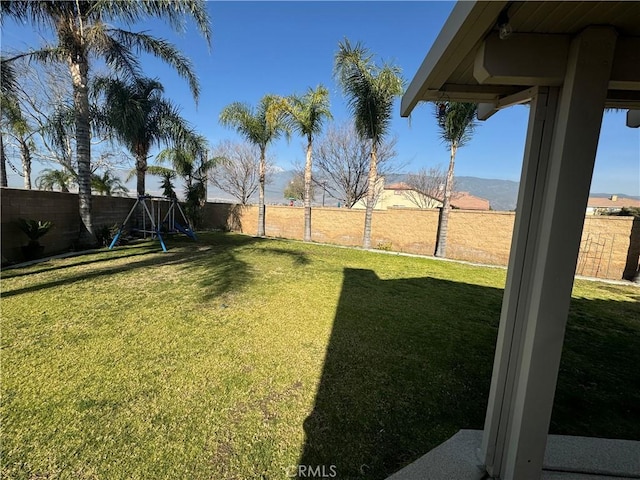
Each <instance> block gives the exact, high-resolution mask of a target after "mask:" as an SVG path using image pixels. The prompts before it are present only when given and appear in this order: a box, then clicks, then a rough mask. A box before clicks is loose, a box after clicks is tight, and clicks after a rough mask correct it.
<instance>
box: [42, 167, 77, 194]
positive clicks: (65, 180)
mask: <svg viewBox="0 0 640 480" xmlns="http://www.w3.org/2000/svg"><path fill="white" fill-rule="evenodd" d="M75 183H76V176H75V175H74V174H73V173H71V172H68V171H66V170H53V169H51V168H45V169H44V170H42V172H40V175H39V176H38V178H36V187H37V188H39V189H40V190H54V189H56V188H58V189H59V190H60V191H61V192H64V193H69V188H70V187H71V186H72V185H73V184H75Z"/></svg>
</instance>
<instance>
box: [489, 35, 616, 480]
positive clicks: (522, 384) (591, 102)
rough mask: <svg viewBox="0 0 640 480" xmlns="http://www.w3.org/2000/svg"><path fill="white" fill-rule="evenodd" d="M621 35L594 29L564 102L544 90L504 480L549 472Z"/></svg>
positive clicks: (529, 150)
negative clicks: (553, 422) (550, 436)
mask: <svg viewBox="0 0 640 480" xmlns="http://www.w3.org/2000/svg"><path fill="white" fill-rule="evenodd" d="M616 36H617V35H616V32H615V30H613V29H612V28H609V27H589V28H587V29H585V30H584V31H583V32H582V33H581V34H579V35H578V36H577V37H576V38H575V39H574V40H573V41H572V43H571V47H570V50H569V56H568V59H567V68H566V75H565V78H564V83H563V85H562V87H561V90H560V94H559V100H556V93H557V90H556V89H555V88H553V89H540V90H539V91H538V92H537V94H536V96H535V99H534V102H533V104H532V109H531V113H530V117H529V132H528V135H527V147H526V151H525V159H524V164H523V171H522V182H521V186H520V189H521V192H520V193H519V197H518V211H517V215H516V225H515V229H516V230H515V232H514V238H513V244H512V251H511V257H510V259H509V274H508V278H507V286H506V289H505V296H504V300H503V306H502V315H501V319H500V330H499V333H498V344H497V349H496V357H495V361H494V372H493V377H492V384H491V391H490V396H489V405H488V408H487V416H486V421H485V432H484V438H483V445H482V449H483V455H484V460H485V465H486V467H487V471H488V473H489V474H490V475H491V476H493V477H496V478H500V479H504V480H512V479H517V480H528V479H538V478H540V475H541V472H542V462H543V459H544V452H545V448H546V440H547V433H548V429H549V423H550V419H551V410H552V406H553V398H554V394H555V388H556V381H557V375H558V369H559V365H560V356H561V353H562V345H563V341H564V332H565V327H566V321H567V315H568V311H569V303H570V300H571V289H572V287H573V278H574V274H575V268H576V262H577V258H578V252H579V248H580V237H581V234H582V226H583V222H584V215H585V209H586V205H587V198H588V196H589V188H590V184H591V177H592V174H593V166H594V162H595V154H596V148H597V145H598V138H599V134H600V127H601V124H602V114H603V111H604V106H605V100H606V96H607V86H608V83H609V79H610V74H611V66H612V63H613V58H614V51H615V45H616ZM556 105H557V111H556Z"/></svg>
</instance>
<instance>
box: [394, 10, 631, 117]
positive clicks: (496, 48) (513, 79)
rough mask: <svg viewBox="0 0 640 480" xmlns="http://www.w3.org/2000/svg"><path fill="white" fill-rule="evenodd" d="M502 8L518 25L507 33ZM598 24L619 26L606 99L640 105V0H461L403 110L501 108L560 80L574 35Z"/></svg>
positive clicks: (413, 83)
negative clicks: (422, 106)
mask: <svg viewBox="0 0 640 480" xmlns="http://www.w3.org/2000/svg"><path fill="white" fill-rule="evenodd" d="M501 15H505V17H504V19H508V24H509V25H510V28H511V30H512V33H511V34H510V35H509V36H508V38H507V39H505V40H501V39H500V36H499V27H498V24H499V19H500V17H501ZM593 25H607V26H611V27H613V28H614V29H615V30H616V32H617V34H618V39H617V42H616V49H615V54H614V61H613V68H612V72H611V78H610V81H609V85H608V92H607V97H606V107H608V108H630V109H638V108H640V2H628V1H626V2H625V1H622V2H592V1H588V2H552V1H545V2H541V1H538V2H528V1H526V2H507V1H461V2H458V3H457V4H456V6H455V7H454V9H453V11H452V12H451V15H450V16H449V18H448V19H447V21H446V23H445V25H444V26H443V28H442V30H441V32H440V34H439V35H438V37H437V38H436V41H435V42H434V44H433V46H432V48H431V50H429V53H428V54H427V56H426V57H425V59H424V61H423V62H422V65H421V66H420V68H419V70H418V72H417V73H416V74H415V76H414V78H413V80H412V81H411V83H410V85H409V87H408V88H407V91H406V93H405V95H404V96H403V98H402V104H401V107H400V114H401V115H402V116H403V117H407V116H409V115H410V114H411V112H412V110H413V109H414V108H415V106H416V105H417V104H418V102H421V101H432V102H437V101H442V100H445V101H446V100H453V101H461V102H474V103H478V104H485V105H487V106H488V105H493V106H495V107H498V108H502V107H505V106H509V105H513V104H515V103H522V102H523V101H524V100H522V99H523V98H524V99H526V98H530V95H528V90H529V89H530V88H531V87H535V86H559V85H561V84H562V82H563V79H564V74H565V73H566V72H565V71H566V59H567V55H568V50H569V45H570V41H571V39H572V38H573V37H574V36H575V35H577V34H578V33H580V32H581V31H583V30H584V29H585V28H587V27H589V26H593ZM483 108H488V107H483ZM481 110H482V109H481ZM481 113H482V112H481Z"/></svg>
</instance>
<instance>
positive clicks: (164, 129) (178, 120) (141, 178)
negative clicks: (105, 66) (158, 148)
mask: <svg viewBox="0 0 640 480" xmlns="http://www.w3.org/2000/svg"><path fill="white" fill-rule="evenodd" d="M95 89H96V91H98V92H102V93H104V99H105V109H106V110H105V113H104V116H105V121H106V124H107V125H108V126H109V128H110V130H111V132H112V134H113V135H114V136H115V137H116V138H117V139H118V140H119V141H120V142H122V143H123V144H124V145H125V146H126V147H127V149H128V150H129V151H130V152H131V154H132V155H133V157H134V158H135V160H136V172H137V192H138V195H144V194H145V175H146V171H147V159H148V158H149V151H150V150H151V147H152V146H153V145H160V144H163V143H169V144H171V143H176V144H177V143H188V142H194V141H195V140H194V138H195V137H196V134H195V133H194V132H193V130H192V129H191V127H190V125H189V124H188V123H187V121H186V120H185V119H184V118H182V117H181V116H180V113H179V111H178V108H177V107H176V106H175V105H173V103H171V102H170V101H169V100H167V99H166V98H164V97H163V95H162V94H163V92H164V87H163V86H162V84H161V83H160V82H159V81H157V80H153V79H150V78H134V79H133V80H131V81H123V80H120V79H112V78H98V79H97V80H96V82H95Z"/></svg>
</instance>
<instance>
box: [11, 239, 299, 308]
mask: <svg viewBox="0 0 640 480" xmlns="http://www.w3.org/2000/svg"><path fill="white" fill-rule="evenodd" d="M264 242H265V240H264V239H261V238H257V237H249V236H242V235H227V234H224V233H218V234H204V235H201V236H200V241H199V242H198V243H193V242H192V241H191V240H190V239H186V238H183V237H175V238H173V239H172V241H171V244H170V248H169V251H168V252H166V253H163V252H161V251H160V250H158V249H154V248H153V247H152V246H151V245H150V244H148V243H147V244H144V245H140V246H135V247H126V248H127V250H126V251H124V252H123V251H122V250H120V251H118V250H115V251H113V252H104V253H103V254H98V255H103V256H102V257H100V258H92V259H82V258H83V257H75V258H76V259H77V260H76V261H72V262H71V263H69V264H66V265H54V266H49V267H48V268H39V269H38V268H37V267H36V268H29V270H27V271H23V272H19V273H17V274H16V275H7V276H6V277H5V276H4V275H3V278H7V279H9V278H14V277H20V276H25V275H31V274H36V273H46V272H51V271H56V270H59V271H60V276H56V278H55V279H54V280H44V281H41V282H40V283H35V284H31V285H29V286H28V287H23V288H17V289H13V290H11V289H5V288H3V290H2V295H3V296H5V297H11V296H14V295H20V294H23V293H29V292H36V291H39V290H45V289H49V288H55V287H61V286H66V285H71V284H74V283H77V282H83V281H86V280H91V279H94V278H98V277H108V276H110V275H114V274H118V273H123V272H129V271H132V270H137V269H145V268H153V267H156V266H165V265H173V266H176V267H177V268H180V269H181V271H182V272H185V273H186V272H189V271H192V270H194V269H198V271H199V272H200V273H199V279H198V287H199V288H201V289H202V296H203V300H209V299H211V298H214V297H216V296H219V295H221V294H224V293H227V292H236V291H239V290H240V289H242V288H243V287H244V286H245V285H246V284H247V283H249V282H250V280H251V279H252V278H253V271H252V268H251V266H250V265H249V264H248V263H247V262H245V261H243V260H242V259H241V258H240V254H239V253H240V251H241V250H242V248H244V247H247V246H250V245H258V244H260V243H264ZM141 248H142V249H144V250H143V251H140V249H141ZM260 249H261V251H263V252H264V253H265V254H275V255H283V256H287V257H290V258H291V259H292V260H293V263H294V264H297V265H306V264H308V263H309V259H308V257H307V255H306V254H304V253H302V252H299V251H296V250H292V249H286V248H280V247H270V246H269V244H265V245H263V246H260ZM92 255H94V254H92ZM134 257H136V258H137V257H147V258H143V259H141V260H136V261H133V260H131V261H127V262H126V263H124V264H119V265H113V266H109V263H108V262H109V261H117V260H123V259H124V260H130V259H132V258H134ZM88 265H94V266H96V268H95V269H91V270H88V269H86V270H83V271H80V272H73V271H71V272H70V273H69V270H68V269H70V268H71V267H83V266H88ZM98 267H99V268H98ZM3 287H4V285H3Z"/></svg>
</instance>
